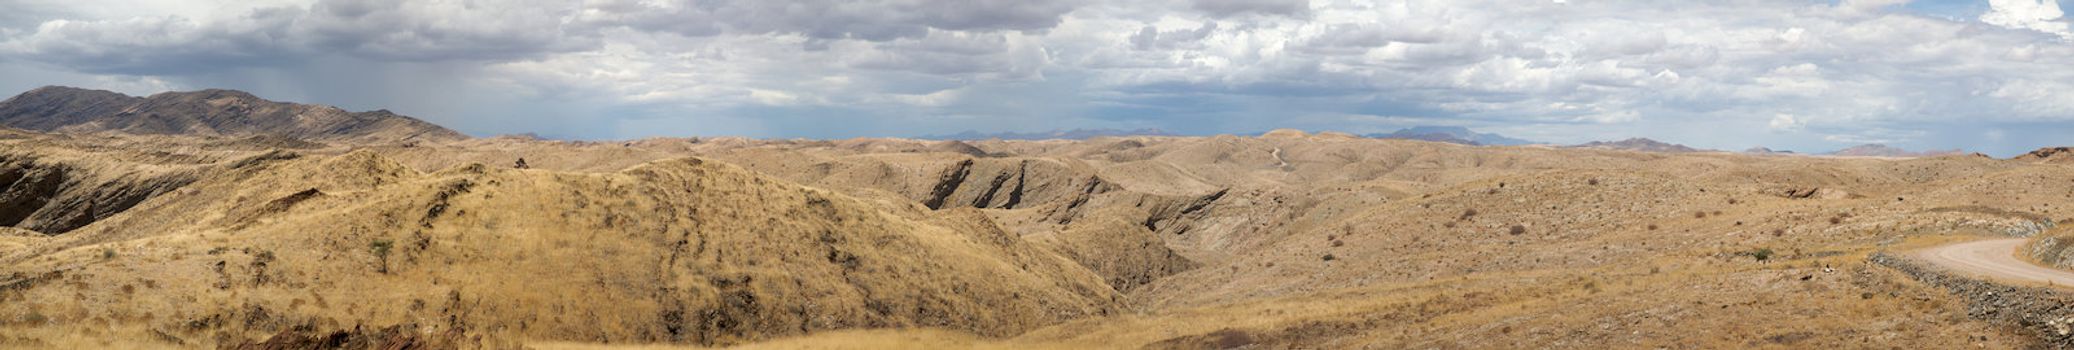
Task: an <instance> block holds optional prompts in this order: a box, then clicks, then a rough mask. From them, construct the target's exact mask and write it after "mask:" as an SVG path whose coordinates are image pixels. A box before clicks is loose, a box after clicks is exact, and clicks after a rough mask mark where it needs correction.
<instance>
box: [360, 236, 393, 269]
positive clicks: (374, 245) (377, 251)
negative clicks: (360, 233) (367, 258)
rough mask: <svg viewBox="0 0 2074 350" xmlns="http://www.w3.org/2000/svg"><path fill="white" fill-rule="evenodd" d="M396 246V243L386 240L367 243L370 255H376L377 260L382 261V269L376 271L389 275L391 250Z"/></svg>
mask: <svg viewBox="0 0 2074 350" xmlns="http://www.w3.org/2000/svg"><path fill="white" fill-rule="evenodd" d="M395 245H396V243H395V242H392V241H389V240H386V239H377V240H374V241H373V242H368V243H367V252H368V253H369V254H374V257H375V258H376V259H380V260H381V261H382V265H381V267H380V268H378V269H376V270H375V271H377V272H381V273H389V248H391V247H394V246H395Z"/></svg>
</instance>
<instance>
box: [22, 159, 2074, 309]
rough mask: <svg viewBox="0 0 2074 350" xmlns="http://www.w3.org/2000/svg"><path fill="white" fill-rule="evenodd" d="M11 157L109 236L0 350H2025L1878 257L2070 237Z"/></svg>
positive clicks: (867, 177)
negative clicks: (406, 345)
mask: <svg viewBox="0 0 2074 350" xmlns="http://www.w3.org/2000/svg"><path fill="white" fill-rule="evenodd" d="M9 135H14V136H9V137H4V138H0V159H6V160H8V162H6V163H0V164H19V165H10V166H12V167H11V168H5V169H23V170H21V171H15V172H17V173H21V174H25V175H23V176H20V178H21V179H30V178H38V179H41V178H48V177H52V176H56V177H58V178H60V179H61V180H36V181H23V180H14V181H8V182H7V183H8V184H7V185H6V186H8V187H7V190H6V191H5V192H0V198H17V200H20V201H23V202H22V203H89V204H80V205H50V204H44V205H39V206H33V208H35V210H29V211H28V213H29V214H28V215H27V216H25V217H28V218H83V219H71V220H74V221H70V222H76V223H78V224H79V225H77V226H75V227H71V228H70V229H64V230H45V229H38V228H37V226H35V225H16V226H19V227H26V228H30V229H35V230H36V231H40V233H35V231H21V230H12V231H7V232H0V335H5V336H4V337H0V347H59V348H64V347H164V346H173V347H228V346H238V345H255V346H266V345H267V344H286V345H290V346H292V345H295V344H317V343H323V342H324V341H329V340H331V339H338V341H341V342H348V341H355V342H359V343H352V344H393V343H395V342H402V341H410V342H423V343H425V344H434V343H437V344H451V345H453V346H457V347H464V348H476V347H491V348H506V347H521V346H526V347H538V348H605V347H623V346H625V347H636V348H639V347H652V348H668V347H697V346H718V345H747V346H749V347H752V348H756V347H762V348H912V347H976V348H1225V347H1251V348H1269V349H1273V348H1362V347H1380V348H1519V347H1555V348H1643V347H1701V348H1724V347H1726V348H1763V347H1780V348H1813V347H1843V348H1870V347H1879V348H1888V347H1900V348H1958V347H1976V346H1986V347H1993V348H2009V347H2023V346H2031V345H2035V344H2036V343H2035V341H2036V340H2035V339H2033V338H2029V337H2027V336H2025V335H2024V334H2027V333H2023V332H2019V331H2017V330H2014V329H2010V328H2008V327H2007V326H2005V325H2001V324H1998V323H1993V322H1987V321H1982V320H1976V319H1973V318H1969V317H1968V313H1967V309H1966V303H1965V301H1964V300H1961V299H1960V298H1957V297H1954V296H1952V295H1951V294H1949V293H1948V292H1946V291H1945V290H1944V289H1941V288H1939V287H1935V286H1929V285H1925V284H1923V283H1920V282H1917V281H1916V280H1914V279H1911V278H1909V277H1908V276H1907V275H1906V274H1903V273H1899V272H1896V271H1893V270H1892V269H1889V268H1885V267H1881V266H1879V265H1874V264H1869V263H1867V262H1866V261H1867V259H1866V256H1867V255H1869V254H1871V253H1873V252H1877V251H1886V250H1902V249H1911V247H1916V246H1921V245H1923V244H1928V243H1926V242H1944V241H1950V240H1954V239H1958V237H1971V236H2006V235H2028V234H2035V233H2037V232H2038V231H2039V229H2040V227H2047V226H2050V225H2052V224H2054V223H2055V222H2056V221H2058V220H2064V219H2066V218H2069V217H2074V213H2070V212H2068V211H2067V208H2064V206H2066V205H2068V204H2067V203H2070V202H2074V172H2070V171H2069V170H2074V168H2067V166H2065V165H2056V164H2039V163H2035V162H2025V161H2007V160H1994V159H1985V158H1978V157H1938V158H1918V159H1882V158H1832V157H1767V156H1751V155H1742V154H1734V153H1725V152H1712V153H1675V154H1672V153H1645V152H1631V151H1620V150H1600V149H1576V148H1547V147H1533V146H1525V147H1471V146H1463V145H1455V144H1445V143H1433V142H1419V141H1404V140H1375V139H1362V138H1358V137H1350V136H1348V135H1343V134H1336V133H1321V134H1308V133H1303V132H1297V131H1277V132H1274V133H1270V134H1268V135H1264V136H1262V137H1238V136H1216V137H1160V136H1144V137H1118V138H1094V139H1089V140H1084V141H1058V140H1054V141H1002V140H990V141H919V140H902V139H852V140H833V141H818V140H750V139H739V138H702V139H673V138H666V139H644V140H632V141H617V142H580V141H549V140H537V139H528V138H517V137H510V138H481V139H457V140H450V141H444V142H422V143H418V144H396V143H354V142H327V143H324V144H302V143H299V142H289V141H290V140H293V139H290V140H283V139H243V138H223V137H217V138H209V137H196V136H181V137H173V136H163V135H153V136H136V135H122V134H88V135H79V134H73V135H59V134H42V133H35V132H14V133H10V134H9ZM304 142H308V141H304ZM233 144H235V145H243V146H231V145H233ZM520 158H524V159H525V161H526V163H527V164H528V165H529V166H530V168H529V169H514V167H513V166H512V165H513V164H514V163H515V162H516V161H517V160H518V159H520ZM28 174H56V175H35V176H30V175H28ZM53 182H54V183H56V184H57V185H56V186H55V187H53V186H52V185H49V183H53ZM52 188H55V189H52ZM104 193H113V194H104ZM132 196H135V197H141V199H137V200H136V201H135V202H134V203H131V205H127V206H121V205H107V204H103V203H120V202H126V201H128V199H129V198H131V197H132ZM101 198H121V199H124V200H122V201H105V200H101ZM9 208H15V207H9ZM21 208H30V207H29V206H24V207H21ZM23 210H25V209H23ZM39 220H41V221H34V220H27V219H25V220H21V221H20V222H56V221H54V220H52V219H39ZM59 226H63V225H59ZM53 227H55V226H53ZM269 341H271V342H273V343H268V342H269ZM312 342H315V343H312ZM342 344H343V343H342Z"/></svg>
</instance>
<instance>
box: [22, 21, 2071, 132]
mask: <svg viewBox="0 0 2074 350" xmlns="http://www.w3.org/2000/svg"><path fill="white" fill-rule="evenodd" d="M0 8H4V9H6V10H5V11H0V94H12V93H18V92H21V91H26V90H29V89H32V88H35V87H38V86H44V85H66V86H78V87H87V88H97V89H107V90H113V91H118V92H123V93H128V94H132V95H148V94H152V93H157V92H162V91H172V90H197V89H205V88H228V89H239V90H246V91H250V92H253V93H254V94H257V95H259V96H261V97H265V98H269V99H274V100H284V101H296V102H306V103H319V104H328V105H335V106H340V107H344V108H347V109H353V110H372V109H389V110H392V111H396V112H398V113H402V114H406V115H411V116H415V117H418V118H421V119H425V120H428V121H432V122H435V123H439V124H442V125H446V126H448V127H450V128H454V129H456V130H459V131H462V132H464V133H468V134H473V135H479V136H487V135H497V134H517V133H534V134H538V135H542V136H546V137H551V138H566V139H630V138H640V137H652V136H719V135H737V136H751V137H767V138H792V137H805V138H847V137H867V136H869V137H877V136H894V137H907V136H917V135H927V134H949V133H955V132H958V131H965V130H977V131H983V132H997V131H1024V132H1028V131H1044V130H1053V129H1071V128H1117V129H1138V128H1158V129H1163V130H1167V131H1169V132H1174V133H1180V134H1195V135H1208V134H1221V133H1232V134H1249V133H1258V132H1261V131H1265V130H1270V129H1277V128H1296V129H1304V130H1311V131H1328V130H1331V131H1346V132H1355V133H1372V132H1388V131H1391V130H1395V129H1398V128H1403V127H1409V126H1418V125H1440V126H1465V127H1470V128H1473V129H1477V130H1479V131H1484V132H1496V133H1500V134H1505V135H1507V136H1512V137H1518V138H1524V139H1530V140H1537V141H1544V142H1555V143H1581V142H1586V141H1593V140H1615V139H1623V138H1628V137H1650V138H1654V139H1658V140H1663V141H1669V142H1677V143H1683V144H1688V145H1693V146H1698V147H1705V148H1715V149H1727V150H1741V149H1745V148H1749V147H1755V146H1766V147H1770V148H1773V149H1790V150H1797V151H1803V152H1821V151H1829V150H1835V149H1840V148H1844V147H1848V146H1852V145H1857V144H1864V143H1884V144H1888V145H1893V146H1899V147H1905V148H1910V149H1918V150H1921V149H1951V148H1962V149H1966V150H1969V151H1979V152H1986V153H1989V154H1992V155H1998V156H2008V155H2011V154H2017V153H2021V152H2025V151H2029V150H2031V149H2034V148H2037V147H2041V146H2048V145H2074V136H2070V135H2074V96H2070V95H2069V93H2070V92H2074V30H2070V28H2069V24H2070V23H2074V22H2070V21H2069V19H2068V18H2066V17H2065V8H2064V7H2063V6H2062V5H2061V4H2059V3H2057V2H2056V0H1919V1H1907V0H1826V1H1822V0H1719V1H1655V0H1651V1H1595V0H1454V1H1421V0H1412V1H1380V0H1376V1H1343V0H1309V1H1304V0H1137V1H1102V0H794V1H780V0H712V1H705V0H699V1H685V0H581V1H562V0H504V1H497V0H424V1H397V0H236V1H227V0H121V1H116V0H0Z"/></svg>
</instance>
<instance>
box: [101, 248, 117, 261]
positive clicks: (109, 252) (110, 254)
mask: <svg viewBox="0 0 2074 350" xmlns="http://www.w3.org/2000/svg"><path fill="white" fill-rule="evenodd" d="M109 259H115V249H114V248H101V260H109Z"/></svg>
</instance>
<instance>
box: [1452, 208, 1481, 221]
mask: <svg viewBox="0 0 2074 350" xmlns="http://www.w3.org/2000/svg"><path fill="white" fill-rule="evenodd" d="M1473 217H1476V208H1469V209H1465V210H1462V217H1460V218H1456V220H1469V218H1473Z"/></svg>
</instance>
